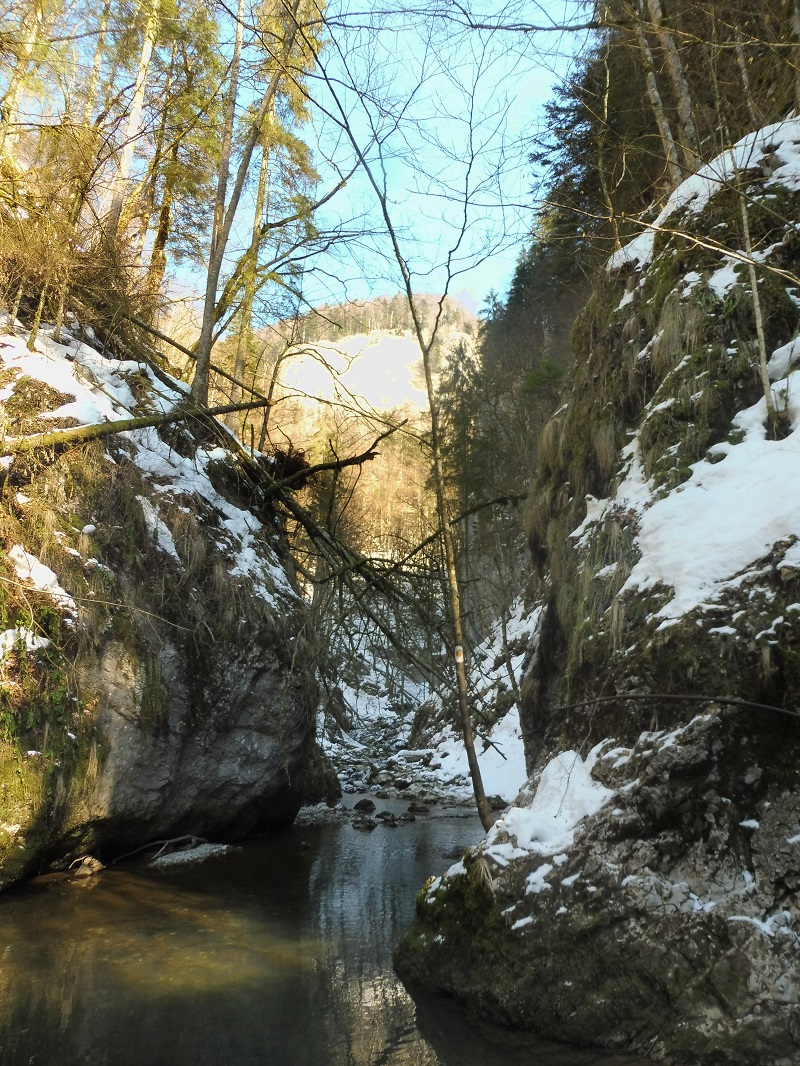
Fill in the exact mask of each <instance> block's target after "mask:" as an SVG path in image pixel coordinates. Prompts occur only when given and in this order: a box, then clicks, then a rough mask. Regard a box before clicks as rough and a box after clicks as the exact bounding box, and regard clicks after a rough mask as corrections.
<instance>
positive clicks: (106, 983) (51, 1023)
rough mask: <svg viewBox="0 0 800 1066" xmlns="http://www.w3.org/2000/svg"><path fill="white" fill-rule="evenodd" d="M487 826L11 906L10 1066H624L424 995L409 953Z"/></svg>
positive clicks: (331, 846)
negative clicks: (416, 987)
mask: <svg viewBox="0 0 800 1066" xmlns="http://www.w3.org/2000/svg"><path fill="white" fill-rule="evenodd" d="M480 833H481V830H480V825H479V823H478V821H477V819H476V818H475V817H473V816H471V815H470V816H464V815H463V814H462V815H461V816H460V817H456V816H453V815H450V816H444V815H443V813H439V814H438V816H435V817H434V816H432V817H425V818H418V819H417V821H416V822H414V823H413V824H404V825H401V826H399V827H398V828H390V827H386V826H379V827H378V828H377V829H375V830H374V831H373V832H371V833H366V832H363V831H359V830H357V829H354V828H353V827H352V826H351V825H350V824H349V823H337V824H329V825H317V826H307V827H305V828H295V829H293V830H291V831H289V832H287V833H285V834H280V835H275V836H270V837H265V838H259V839H256V840H252V841H249V842H248V843H246V844H245V845H243V846H242V847H240V848H237V849H236V850H234V851H232V852H230V853H229V854H227V855H225V856H224V857H214V858H210V859H207V860H206V861H205V862H204V863H202V864H197V865H195V866H191V867H188V866H181V867H171V868H169V869H165V870H156V869H153V868H151V867H145V866H137V867H133V866H131V865H128V866H126V867H124V868H123V867H119V868H116V869H112V870H108V871H106V872H105V873H103V874H102V875H101V876H100V877H98V878H94V879H92V880H91V881H88V882H87V883H85V884H75V883H71V884H66V883H64V882H61V883H58V884H49V885H48V886H47V887H37V886H36V885H35V884H34V885H31V886H29V887H26V888H24V889H22V890H17V891H14V892H10V893H7V894H5V895H4V896H3V897H1V898H0V1062H2V1063H3V1066H23V1064H25V1066H30V1064H34V1066H50V1064H56V1063H58V1064H59V1066H64V1064H71V1063H75V1064H81V1066H101V1064H102V1066H105V1064H109V1066H129V1064H130V1066H206V1064H209V1066H217V1064H219V1066H250V1064H253V1066H255V1064H258V1066H436V1064H441V1066H622V1064H623V1063H624V1064H626V1066H627V1064H634V1063H637V1062H639V1061H640V1060H636V1059H631V1058H619V1057H614V1058H608V1057H607V1056H601V1055H599V1054H595V1053H591V1052H589V1053H586V1052H579V1051H575V1050H572V1049H565V1048H561V1047H554V1046H552V1045H538V1044H531V1043H530V1041H529V1040H528V1038H524V1039H523V1038H521V1037H514V1036H511V1035H504V1034H499V1033H494V1032H489V1031H488V1030H485V1029H482V1028H475V1027H473V1026H472V1025H470V1024H468V1023H467V1021H466V1020H465V1018H464V1016H463V1015H462V1014H461V1013H460V1012H459V1011H458V1009H457V1008H455V1007H454V1006H453V1005H452V1004H450V1003H448V1002H446V1001H442V1000H439V999H427V998H423V999H417V1000H412V999H411V998H410V996H409V995H408V994H407V993H406V991H405V989H404V988H403V986H402V985H401V984H400V982H399V981H398V979H397V978H396V977H395V975H394V973H393V972H392V968H391V953H392V949H393V947H394V945H395V944H396V943H397V941H398V940H399V939H400V938H401V937H402V934H403V932H404V930H405V929H406V928H407V927H408V924H409V922H410V921H411V918H412V916H413V912H414V897H415V894H416V892H417V891H418V889H419V888H420V887H421V885H422V883H423V882H424V881H425V879H426V878H427V877H429V876H430V875H431V874H438V873H441V872H442V871H443V870H444V869H446V868H447V867H448V866H449V865H450V864H451V863H452V862H454V861H455V859H456V858H458V857H459V856H460V854H461V851H462V850H463V849H464V848H465V847H467V846H468V845H470V844H472V843H474V842H475V841H476V840H477V839H478V838H479V837H480Z"/></svg>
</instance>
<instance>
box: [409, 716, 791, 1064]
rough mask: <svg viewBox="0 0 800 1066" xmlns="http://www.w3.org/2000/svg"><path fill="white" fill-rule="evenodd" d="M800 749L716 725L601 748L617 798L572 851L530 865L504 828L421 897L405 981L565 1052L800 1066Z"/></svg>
mask: <svg viewBox="0 0 800 1066" xmlns="http://www.w3.org/2000/svg"><path fill="white" fill-rule="evenodd" d="M792 733H793V728H792V726H791V725H789V727H788V728H787V729H785V730H783V731H782V732H781V731H780V730H778V731H777V732H776V731H774V730H773V729H770V728H767V729H764V728H763V724H761V725H760V724H759V723H758V722H755V723H754V722H753V721H752V719H748V718H746V717H745V716H743V715H742V713H741V712H739V711H730V710H729V711H724V710H718V711H716V712H714V713H711V714H704V715H701V716H698V717H697V718H696V719H694V720H693V721H692V722H691V723H689V724H688V725H687V726H685V727H682V728H679V729H677V730H674V731H672V732H670V733H666V732H663V731H656V732H653V733H649V734H646V735H644V736H643V737H642V738H641V740H640V741H639V742H637V743H636V744H635V745H634V746H633V747H632V748H631V749H626V748H621V747H612V746H610V745H605V746H603V748H602V749H601V751H600V752H599V756H598V759H597V763H596V764H595V768H594V777H595V778H596V779H597V780H598V781H600V782H602V783H603V784H604V785H605V786H606V787H608V788H612V789H613V790H614V792H613V795H612V797H611V798H610V799H609V801H608V802H607V803H606V804H605V806H604V807H603V808H602V809H601V810H600V811H599V812H598V813H597V814H595V815H593V816H592V817H591V818H588V819H586V820H585V822H584V823H583V824H582V825H581V826H580V827H579V829H578V831H577V833H576V834H575V838H574V841H573V842H572V843H570V842H569V841H566V842H565V841H564V840H561V841H554V842H551V843H550V844H549V845H548V844H546V843H544V842H540V843H539V845H538V846H537V850H536V851H534V852H532V853H529V854H524V851H523V849H519V848H516V845H517V843H518V842H517V841H516V839H515V838H514V836H513V833H510V832H508V831H507V830H505V829H504V820H501V821H500V822H499V823H498V825H497V828H496V830H495V831H494V833H493V834H490V837H489V842H488V843H487V842H484V843H482V844H481V845H479V847H478V848H476V849H475V850H474V852H473V853H468V854H467V856H466V857H465V860H464V862H463V863H462V864H457V867H455V868H453V869H452V871H451V872H450V873H449V875H448V876H445V877H444V878H443V879H442V881H441V883H440V884H438V885H437V884H434V885H433V886H430V887H429V888H428V889H427V890H426V889H423V891H422V892H421V893H420V895H419V897H418V905H417V918H416V920H415V922H414V926H413V928H412V931H411V933H410V935H409V936H408V937H407V938H406V940H405V942H404V944H403V945H402V946H401V948H400V949H399V952H398V955H397V960H396V961H397V966H398V969H399V972H400V973H401V975H402V976H403V977H404V978H405V979H407V980H409V981H410V982H411V983H412V984H416V985H421V986H423V987H427V988H432V989H439V990H446V991H448V992H449V993H450V994H452V995H454V996H455V997H456V998H458V999H460V1000H462V1001H463V1002H466V1003H467V1004H468V1005H469V1006H470V1007H472V1008H473V1009H477V1010H478V1011H479V1012H481V1013H484V1014H487V1015H489V1016H490V1017H492V1018H493V1019H494V1020H496V1021H500V1022H501V1023H505V1024H510V1025H512V1026H515V1027H516V1026H519V1027H522V1028H529V1029H534V1030H536V1031H537V1032H540V1033H542V1034H544V1035H546V1036H548V1037H551V1038H554V1039H558V1040H564V1041H571V1042H576V1043H587V1042H591V1043H594V1044H602V1045H604V1046H607V1047H614V1048H625V1049H628V1050H631V1051H637V1052H640V1053H642V1054H644V1055H648V1056H653V1057H654V1058H657V1059H659V1060H661V1061H665V1062H672V1063H676V1064H681V1066H686V1064H687V1063H695V1062H704V1063H706V1062H707V1063H737V1064H740V1063H741V1064H745V1063H748V1064H749V1063H752V1064H756V1063H763V1062H769V1063H770V1064H773V1066H791V1064H794V1063H796V1062H797V1061H798V1056H800V1027H798V1022H797V1019H798V1007H797V1004H798V994H799V993H800V987H798V986H799V985H800V982H799V981H798V966H797V962H798V951H800V945H799V944H798V937H797V933H796V932H795V930H796V929H797V928H798V927H800V907H799V906H798V901H797V894H796V889H795V888H793V886H796V885H797V884H798V879H799V878H800V821H799V820H798V813H797V807H796V803H795V800H794V797H795V796H796V794H797V792H796V790H797V787H798V785H800V770H799V769H798V766H797V760H796V758H794V756H793V752H792V745H791V743H790V741H791V738H792ZM732 755H733V757H732ZM765 765H769V766H770V767H771V769H770V771H769V772H766V771H765V769H764V767H765ZM778 777H779V778H780V779H781V781H780V784H779V783H778V782H777V781H776V778H778ZM529 799H530V797H528V800H529ZM521 802H522V803H523V804H524V802H525V797H522V798H521ZM523 809H524V807H523ZM505 819H506V820H507V821H508V824H509V825H511V824H513V817H511V812H507V814H506V816H505ZM510 846H511V848H512V850H511V851H509V847H510ZM513 850H517V851H518V854H517V855H516V857H514V856H513Z"/></svg>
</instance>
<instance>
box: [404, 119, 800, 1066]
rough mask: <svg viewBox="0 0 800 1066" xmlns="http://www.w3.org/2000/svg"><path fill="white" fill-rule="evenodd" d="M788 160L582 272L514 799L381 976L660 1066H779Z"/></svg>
mask: <svg viewBox="0 0 800 1066" xmlns="http://www.w3.org/2000/svg"><path fill="white" fill-rule="evenodd" d="M799 159H800V120H797V119H791V120H788V121H786V122H782V123H777V124H775V125H773V126H770V127H767V128H766V129H763V130H761V131H759V132H758V133H757V134H753V135H751V136H749V137H746V138H744V139H743V140H742V141H741V142H739V144H738V145H736V146H735V148H734V149H733V150H732V151H730V152H727V153H725V154H724V155H722V156H720V157H719V158H717V159H716V160H714V162H713V163H711V164H709V165H708V166H705V167H703V168H701V169H700V170H699V171H698V173H696V174H694V175H693V176H691V177H690V178H688V179H687V180H686V181H685V182H684V183H683V184H682V185H681V186H680V187H679V188H678V189H677V190H676V192H675V193H673V195H672V196H671V197H670V199H669V201H668V202H667V204H666V205H665V207H664V209H663V210H662V211H661V213H660V214H659V215H658V217H657V218H656V219H655V220H654V221H653V223H652V224H651V225H650V227H649V228H647V229H645V230H644V231H643V233H642V234H641V235H640V236H639V237H638V238H636V239H635V240H634V241H633V242H632V243H631V244H629V245H628V246H627V247H625V248H622V249H620V250H619V251H618V252H617V253H616V254H615V255H614V256H613V257H612V259H611V260H610V262H609V263H608V266H607V268H606V270H605V271H603V272H602V274H601V275H600V276H599V277H598V278H597V281H596V285H595V288H594V291H593V294H592V296H591V299H590V300H589V303H588V305H587V307H586V308H585V310H584V311H583V312H582V314H581V315H580V317H579V319H578V320H577V322H576V324H575V327H574V330H573V344H574V347H575V352H576V366H575V370H574V375H573V381H572V386H571V389H570V391H569V393H568V395H567V397H566V402H565V403H564V404H563V405H562V407H561V408H560V409H559V410H558V411H557V412H556V414H555V416H554V417H553V418H552V419H551V421H550V422H549V424H548V426H547V427H546V430H545V433H544V437H543V441H542V452H541V454H542V463H541V468H540V470H539V472H538V475H537V479H536V483H535V487H534V491H533V493H532V496H531V499H530V503H529V509H528V531H529V535H530V539H531V544H532V548H533V554H534V558H535V559H537V560H538V561H539V562H540V564H541V573H540V576H539V580H538V582H537V583H536V589H535V596H536V598H537V600H538V603H539V606H540V607H541V608H542V613H541V626H540V629H539V634H538V648H537V652H536V656H535V660H534V662H533V664H532V666H531V668H530V669H529V670H528V672H527V674H526V677H525V680H524V686H523V697H524V706H523V709H522V724H523V729H524V735H525V737H526V744H527V756H528V765H529V769H530V770H531V772H532V776H531V779H530V781H529V783H528V787H527V789H526V790H525V791H524V792H523V793H522V794H521V795H520V797H519V798H518V799H517V801H516V804H515V805H514V806H512V807H511V808H509V810H508V811H506V813H505V815H504V816H503V817H502V818H501V819H500V820H499V821H498V822H497V823H496V825H495V826H494V828H493V829H492V830H490V832H489V834H488V835H487V837H486V838H485V840H484V841H483V842H482V843H481V844H479V845H478V846H477V847H476V848H475V849H472V850H471V851H470V852H468V853H467V855H466V856H465V857H464V860H463V861H462V862H459V863H457V864H455V866H453V867H452V868H451V870H450V871H448V873H447V874H446V875H445V876H444V877H443V878H441V879H436V880H435V881H433V882H432V883H429V884H428V885H426V886H425V887H424V888H423V890H422V891H421V893H420V895H419V897H418V907H417V918H416V920H415V923H414V925H413V927H412V930H411V932H410V933H409V935H408V937H407V938H406V940H405V942H404V943H403V945H402V946H401V948H400V949H399V951H398V955H397V966H398V969H399V971H400V973H401V975H402V976H403V977H404V978H405V979H407V980H409V981H410V982H412V983H414V984H418V985H422V986H425V987H428V988H435V989H439V990H445V991H447V992H449V993H451V994H452V995H454V996H456V997H457V998H458V999H460V1000H462V1001H463V1002H465V1003H467V1004H468V1005H469V1006H470V1007H471V1008H473V1009H475V1010H477V1011H479V1012H481V1013H483V1014H485V1015H488V1016H490V1017H492V1018H494V1019H495V1020H500V1021H502V1022H505V1023H507V1024H512V1025H514V1026H521V1027H524V1028H529V1029H532V1030H535V1031H537V1032H539V1033H541V1034H543V1035H546V1036H548V1037H553V1038H556V1039H561V1040H567V1041H574V1042H578V1043H585V1044H594V1045H597V1044H600V1045H604V1046H607V1047H616V1048H627V1049H630V1050H634V1051H638V1052H642V1053H645V1054H647V1055H650V1056H652V1057H654V1058H656V1059H658V1060H660V1061H664V1062H671V1063H675V1064H681V1066H687V1064H688V1063H704V1064H712V1063H713V1064H732V1063H736V1064H744V1063H752V1064H763V1063H765V1062H769V1063H771V1064H772V1066H790V1064H792V1063H796V1062H797V1061H798V1056H800V1025H798V1016H800V1015H799V1013H798V993H799V992H800V988H798V982H797V972H798V968H797V967H798V961H799V954H800V938H799V936H798V934H799V933H800V908H799V907H798V900H797V890H798V887H800V818H798V813H797V805H796V796H797V789H798V785H800V760H798V757H797V753H798V750H799V749H798V746H799V745H800V721H798V714H797V710H798V707H800V699H799V698H798V697H800V691H798V685H800V671H798V666H800V659H798V653H797V650H796V649H797V646H798V643H797V642H798V637H800V588H799V587H798V571H800V548H799V547H798V536H800V504H798V496H797V493H796V491H795V486H796V485H797V484H798V483H799V479H800V417H799V416H800V372H798V370H796V369H795V365H796V363H797V362H798V361H800V342H798V341H797V339H796V337H797V333H798V327H800V312H799V311H798V307H799V306H800V282H798V265H799V263H800V244H798V231H797V225H796V221H795V220H796V218H797V217H798V207H799V206H800V203H799V202H798V190H800V165H799V164H798V160H799ZM762 363H766V366H765V368H764V369H765V371H766V372H765V374H761V373H760V364H762ZM765 378H768V381H766V382H765V380H764V379H765ZM765 384H766V387H767V388H768V392H769V407H768V402H767V396H766V395H765ZM726 700H728V701H734V702H725V701H726ZM735 701H747V704H746V705H743V704H742V703H741V702H740V703H737V702H735ZM770 708H772V709H770ZM785 711H789V712H790V713H788V714H787V713H782V712H785Z"/></svg>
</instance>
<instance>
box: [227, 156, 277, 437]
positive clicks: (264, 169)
mask: <svg viewBox="0 0 800 1066" xmlns="http://www.w3.org/2000/svg"><path fill="white" fill-rule="evenodd" d="M268 178H269V146H267V145H265V146H264V149H263V151H262V153H261V170H260V172H259V175H258V191H257V193H256V206H255V211H254V213H253V233H252V237H251V239H250V247H249V248H248V250H247V264H246V266H245V270H244V295H243V297H242V307H241V310H240V312H239V336H238V337H237V340H236V362H235V364H234V368H233V376H234V378H235V379H236V381H237V382H240V381H243V380H244V374H245V366H246V363H247V356H248V353H249V351H250V348H251V344H252V340H253V323H252V318H253V303H254V301H255V298H256V269H257V266H258V249H259V246H260V244H261V226H262V224H263V222H264V221H265V216H264V205H265V203H266V199H267V181H268ZM241 398H242V389H241V386H240V385H238V384H235V385H234V386H233V387H232V389H231V403H239V401H240V400H241ZM270 398H271V397H270ZM227 425H228V428H229V429H230V430H231V431H232V432H234V433H235V432H236V431H237V430H238V428H239V416H238V415H236V414H235V413H232V414H230V415H228V418H227Z"/></svg>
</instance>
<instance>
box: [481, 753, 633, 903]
mask: <svg viewBox="0 0 800 1066" xmlns="http://www.w3.org/2000/svg"><path fill="white" fill-rule="evenodd" d="M595 761H596V754H595V752H592V753H591V754H590V756H589V757H588V758H587V760H586V761H585V762H584V760H583V759H582V758H581V756H580V755H579V754H578V752H576V751H565V752H561V754H559V755H556V756H555V758H553V759H551V760H550V762H549V763H548V764H547V765H546V766H545V768H544V769H543V770H542V774H541V777H540V778H539V784H538V786H537V789H536V794H535V795H534V797H533V800H532V801H531V803H530V806H528V807H511V808H509V810H508V811H506V813H505V815H504V816H503V817H502V818H501V819H500V820H499V821H498V822H496V823H495V825H494V826H493V827H492V829H490V830H489V833H488V834H487V837H486V853H487V854H488V855H490V856H492V857H493V858H497V859H498V860H499V861H500V862H501V863H502V864H505V862H506V861H508V859H510V858H517V857H519V856H521V855H524V854H526V853H529V852H533V853H535V854H539V855H555V854H557V853H559V852H561V851H563V850H564V849H566V848H568V847H570V845H571V844H572V842H573V840H574V838H575V830H576V829H577V828H578V826H579V825H580V824H581V822H582V821H583V820H584V818H588V817H590V816H591V815H593V814H597V812H598V811H599V810H600V808H601V807H603V806H604V804H606V803H607V802H608V801H609V799H611V797H612V796H613V795H614V792H613V790H612V789H608V788H606V787H605V786H604V785H601V784H600V783H599V782H597V781H595V780H594V779H593V777H592V775H591V770H592V767H593V766H594V763H595ZM503 832H505V833H508V834H509V836H510V837H512V839H513V840H515V841H516V847H514V848H513V850H512V851H509V848H508V845H507V844H505V843H503V842H498V840H497V838H498V836H499V835H500V834H501V833H503ZM540 869H543V868H542V867H540ZM543 877H544V874H542V878H543ZM540 880H541V879H540ZM538 891H541V889H539V890H538Z"/></svg>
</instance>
